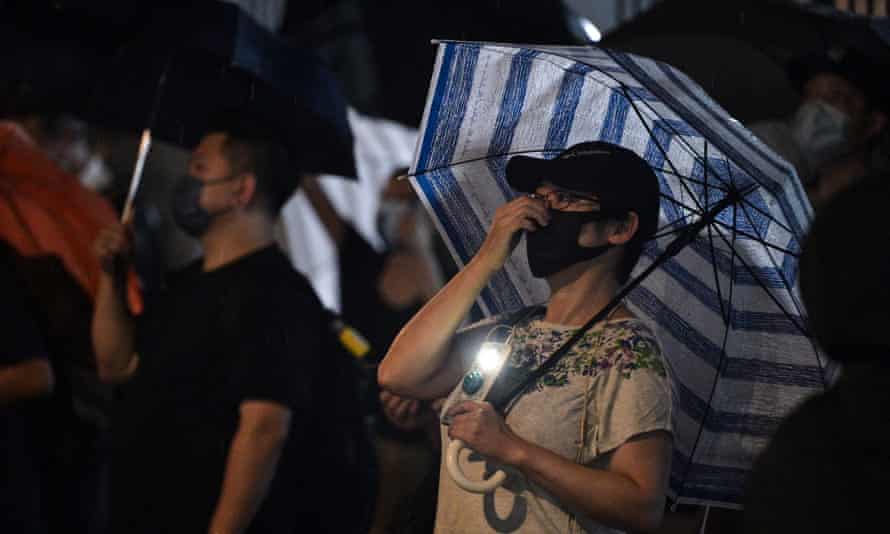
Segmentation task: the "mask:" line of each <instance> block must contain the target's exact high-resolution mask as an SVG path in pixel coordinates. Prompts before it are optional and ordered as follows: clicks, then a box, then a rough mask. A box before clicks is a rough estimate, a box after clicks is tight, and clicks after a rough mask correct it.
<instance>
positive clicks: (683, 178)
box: [652, 167, 729, 193]
mask: <svg viewBox="0 0 890 534" xmlns="http://www.w3.org/2000/svg"><path fill="white" fill-rule="evenodd" d="M652 168H653V169H655V167H652ZM655 170H656V171H658V172H663V173H665V174H670V175H671V176H674V177H676V178H679V179H680V180H687V181H690V182H692V183H694V184H698V185H701V186H704V185H705V182H703V181H701V180H697V179H695V178H692V177H690V176H683V175H682V174H677V173H675V172H674V171H672V170H670V169H655ZM721 183H722V182H721ZM708 187H713V188H714V189H716V190H718V191H723V192H724V193H728V192H729V189H724V188H722V187H719V186H716V185H714V184H708Z"/></svg>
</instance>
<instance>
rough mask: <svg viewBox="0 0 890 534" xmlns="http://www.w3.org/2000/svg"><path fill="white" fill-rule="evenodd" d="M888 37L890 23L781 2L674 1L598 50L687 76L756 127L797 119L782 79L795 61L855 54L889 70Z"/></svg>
mask: <svg viewBox="0 0 890 534" xmlns="http://www.w3.org/2000/svg"><path fill="white" fill-rule="evenodd" d="M888 36H890V24H888V21H887V19H878V18H873V17H862V16H856V15H850V14H848V13H843V12H839V11H837V10H835V9H833V8H827V7H814V6H798V5H794V4H792V3H790V2H780V1H776V0H721V1H720V2H712V1H709V0H671V1H669V2H660V3H658V4H657V5H655V6H654V7H653V8H652V9H651V10H649V11H647V12H646V13H644V14H643V15H641V16H639V17H637V18H636V19H634V20H632V21H631V22H628V23H627V24H624V25H622V26H621V27H619V28H618V29H617V30H615V31H613V32H611V33H609V34H608V35H607V36H606V37H605V38H604V39H603V40H602V41H601V42H600V43H599V44H601V45H602V46H606V47H610V48H614V49H618V50H622V51H626V52H632V53H635V54H640V55H644V56H648V57H652V58H654V59H658V60H661V61H665V62H668V63H670V64H672V65H674V66H677V67H680V68H682V69H683V71H684V72H686V73H687V74H688V75H689V76H690V77H692V78H693V79H694V80H696V81H697V82H698V83H699V84H701V85H702V87H704V88H705V89H706V90H708V92H709V93H710V94H711V95H712V96H713V97H714V98H715V99H716V100H717V101H718V102H719V103H720V104H721V105H723V107H725V108H726V109H727V110H728V111H729V112H730V113H731V114H732V115H733V116H735V117H736V118H738V119H740V120H742V121H743V122H752V121H756V120H763V119H769V118H775V117H780V116H784V115H787V114H789V113H791V112H792V111H793V109H794V107H795V106H796V96H797V95H796V94H795V91H794V88H793V84H792V83H791V82H792V81H791V80H789V79H788V78H787V76H786V72H785V68H786V67H787V66H788V64H789V61H790V60H792V59H794V58H797V57H801V56H806V55H810V54H824V53H826V52H828V51H829V50H831V49H833V48H853V49H857V50H859V51H861V52H862V53H864V54H866V55H867V56H869V57H870V59H871V60H872V61H873V62H875V64H876V67H877V66H880V65H883V68H886V67H887V66H890V44H888V43H890V38H888ZM714 65H720V68H719V69H714V68H713V66H714ZM877 68H880V67H877Z"/></svg>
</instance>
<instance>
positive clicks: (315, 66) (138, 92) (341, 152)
mask: <svg viewBox="0 0 890 534" xmlns="http://www.w3.org/2000/svg"><path fill="white" fill-rule="evenodd" d="M223 110H225V111H233V110H235V111H239V112H241V113H242V114H246V115H248V116H250V117H254V118H256V120H257V121H258V122H260V123H261V124H263V125H264V127H267V128H269V129H271V130H272V134H273V135H274V136H276V137H278V138H279V140H280V141H281V142H283V143H284V144H285V145H286V146H287V147H288V148H289V149H290V151H291V154H292V156H293V158H294V161H295V167H296V168H297V169H299V170H301V171H305V172H323V173H327V174H335V175H340V176H346V177H354V176H355V174H356V173H355V162H354V156H353V150H352V133H351V131H350V128H349V123H348V121H347V115H346V102H345V100H344V99H343V97H342V95H341V93H340V90H339V87H338V85H337V83H336V81H335V80H334V78H333V76H332V75H331V74H330V73H329V71H328V70H327V68H326V67H325V66H324V65H323V64H322V63H321V61H320V60H319V59H318V58H317V57H315V56H314V55H313V54H312V53H310V52H309V51H307V50H304V49H301V48H297V47H295V46H293V45H290V44H288V43H287V42H285V41H283V40H282V39H280V38H279V37H277V36H276V35H274V34H272V33H270V32H268V31H266V30H265V29H263V28H262V27H260V26H259V25H258V24H257V23H256V22H255V21H254V20H253V19H252V18H251V17H250V16H248V15H247V14H246V13H244V12H243V11H242V10H241V9H240V8H238V7H237V6H234V5H232V4H228V3H223V2H200V3H194V4H189V5H188V6H186V7H179V8H170V9H158V10H156V11H154V12H153V13H152V17H151V20H150V21H149V23H148V24H147V25H146V28H145V30H144V31H142V32H140V34H139V35H137V36H136V37H135V38H134V39H132V40H131V41H130V42H129V43H128V44H127V45H126V46H124V47H123V48H122V49H121V51H120V52H119V53H118V54H117V56H116V57H115V59H114V60H113V62H112V65H111V66H110V68H109V70H108V73H107V75H106V76H105V77H104V79H103V81H102V82H101V83H100V84H99V86H98V88H97V90H96V92H95V94H94V98H93V105H92V107H91V109H90V112H89V115H90V119H91V120H93V121H95V122H98V123H101V124H104V125H107V126H112V127H118V128H124V129H130V130H132V129H136V130H142V129H143V128H145V129H146V130H145V132H147V131H148V130H150V131H151V135H153V136H156V137H158V138H161V139H164V140H167V141H170V142H173V143H176V144H179V145H183V146H192V145H194V144H196V143H197V142H198V141H199V140H200V137H201V136H202V135H203V134H204V133H205V131H206V128H207V126H208V125H209V124H210V122H211V121H212V120H213V118H214V116H215V115H216V114H218V113H219V112H220V111H223ZM149 144H150V137H149V136H148V134H147V133H143V143H142V147H141V149H140V160H144V154H145V153H146V152H147V150H148V146H149ZM138 167H139V160H137V171H136V173H135V174H134V183H133V185H132V186H131V196H132V194H133V193H134V192H135V189H136V187H137V185H138V175H139V172H138V171H139V169H138ZM296 185H297V184H296V178H295V183H294V187H296Z"/></svg>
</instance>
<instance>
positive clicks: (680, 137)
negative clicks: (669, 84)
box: [576, 45, 729, 185]
mask: <svg viewBox="0 0 890 534" xmlns="http://www.w3.org/2000/svg"><path fill="white" fill-rule="evenodd" d="M591 46H593V45H591ZM600 50H602V51H603V52H605V53H606V54H607V55H608V56H609V57H610V58H612V61H614V62H616V63H618V64H619V65H620V64H621V62H619V61H618V60H616V59H615V56H614V53H613V52H612V51H611V50H609V49H608V48H600ZM576 61H577V60H576ZM579 62H580V63H583V64H585V65H587V66H588V67H591V68H593V70H595V71H596V72H598V73H600V74H602V75H603V76H605V77H606V78H608V79H610V80H612V81H613V82H615V84H617V85H618V86H619V87H621V89H622V90H623V92H624V96H625V98H627V100H628V101H629V102H630V103H631V105H632V106H633V107H634V112H635V113H636V114H637V116H638V117H640V118H641V119H642V117H643V116H642V114H641V113H640V112H639V110H637V108H636V105H635V104H634V101H633V99H631V98H629V97H628V94H627V91H628V87H627V85H626V84H625V83H624V82H622V81H621V80H619V79H618V78H616V77H615V76H613V75H612V73H610V72H606V71H604V70H603V69H602V68H600V67H599V66H597V65H593V64H591V63H588V62H585V61H579ZM604 85H605V84H604ZM607 87H608V86H607ZM643 104H644V105H645V106H646V108H648V109H649V111H651V112H652V114H653V115H655V116H656V117H657V116H658V113H657V112H656V111H655V110H654V109H652V108H651V106H649V104H648V103H647V102H645V101H643ZM643 123H644V125H645V121H643ZM665 124H666V125H667V127H668V129H670V131H671V133H673V134H674V137H675V138H676V139H677V140H678V141H679V142H680V144H682V145H683V146H684V147H685V148H686V150H688V151H689V152H690V153H692V154H693V155H694V156H695V157H696V158H697V157H698V154H697V152H696V151H695V148H693V147H692V145H691V144H690V143H689V141H687V140H686V138H685V136H683V135H682V134H680V132H678V131H677V129H676V128H674V127H673V125H671V124H670V123H665ZM647 130H648V128H647ZM649 135H652V132H651V131H650V132H649ZM662 153H664V151H662ZM665 159H668V158H667V155H666V154H665ZM702 163H703V164H705V165H707V163H706V162H702ZM678 176H679V174H678ZM723 183H726V182H723ZM726 185H729V184H726Z"/></svg>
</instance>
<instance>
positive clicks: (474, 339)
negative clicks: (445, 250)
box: [378, 142, 672, 533]
mask: <svg viewBox="0 0 890 534" xmlns="http://www.w3.org/2000/svg"><path fill="white" fill-rule="evenodd" d="M507 180H508V182H509V183H510V185H511V186H512V187H513V189H515V190H518V191H521V192H524V193H527V195H524V196H521V197H519V198H517V199H515V200H513V201H511V202H509V203H507V204H506V205H503V206H502V207H501V208H500V209H498V211H497V213H496V214H495V216H494V221H493V223H492V226H491V228H490V230H489V232H488V236H487V238H486V240H485V242H484V244H483V245H482V247H481V249H480V250H479V251H478V252H477V253H476V255H475V257H474V258H473V259H472V261H470V262H469V263H468V264H467V266H466V267H465V268H464V269H463V270H462V271H461V272H460V273H458V274H457V275H456V276H455V277H454V278H453V279H452V280H451V281H450V282H449V283H448V285H446V286H445V288H444V289H442V291H440V292H439V293H438V294H437V295H436V296H435V297H434V298H433V299H432V300H431V301H430V302H429V303H428V304H427V305H426V306H424V308H423V309H422V310H421V311H420V312H419V313H418V314H417V315H416V316H415V317H414V318H413V319H412V320H411V321H410V322H409V323H408V325H407V326H406V327H405V328H404V329H403V330H402V332H401V333H400V335H399V337H398V338H397V339H396V341H395V342H394V343H393V345H392V347H391V348H390V351H389V353H388V354H387V356H386V359H385V360H384V362H383V363H382V364H381V366H380V368H379V372H378V378H379V380H380V383H381V385H382V387H384V388H385V389H388V390H390V391H392V392H394V393H395V394H398V395H404V396H407V397H413V398H420V399H433V398H437V397H442V396H445V395H448V394H449V392H451V393H450V397H449V400H448V401H447V403H446V408H445V411H446V412H447V413H445V414H444V415H445V420H449V422H450V426H449V427H447V428H444V429H443V451H444V450H446V449H448V448H449V444H448V440H449V438H451V439H452V440H457V439H460V440H463V441H464V442H465V443H466V444H467V445H468V446H469V447H470V448H472V449H473V450H474V451H476V452H477V453H479V454H481V455H483V456H484V457H485V458H486V459H487V460H486V461H479V459H478V457H477V456H476V455H470V456H469V457H468V458H466V457H465V458H463V459H460V460H459V461H458V462H459V464H460V465H461V468H462V469H463V470H464V472H466V473H470V476H471V477H472V476H473V475H475V477H477V478H478V477H481V476H482V475H483V474H484V473H486V472H488V471H490V470H492V469H502V468H505V469H506V472H507V473H508V474H507V478H506V481H505V482H504V484H503V486H502V487H501V488H499V489H497V490H495V492H494V493H492V494H491V495H485V496H483V495H476V494H474V493H470V492H468V491H465V490H464V489H463V486H461V487H459V484H456V483H455V481H453V480H452V479H451V478H450V477H449V476H447V475H445V474H443V475H442V476H441V477H440V487H439V506H438V510H437V518H436V532H442V533H444V532H489V531H498V532H504V531H510V532H576V531H579V530H583V531H587V532H613V530H612V529H613V528H617V529H621V530H644V531H650V530H655V529H656V528H657V527H658V525H659V524H660V522H661V517H662V512H663V508H664V502H665V491H666V488H667V479H668V473H669V466H670V457H671V449H672V447H671V431H672V427H671V398H670V391H669V387H668V384H667V379H666V373H665V368H664V365H663V362H662V359H661V354H660V348H659V344H658V341H657V340H656V339H655V336H654V334H653V333H652V332H651V331H650V330H649V329H648V328H647V327H646V326H645V325H644V324H643V323H642V322H641V321H640V320H638V319H637V318H636V317H635V316H634V315H633V314H632V313H631V312H630V311H629V310H628V309H627V308H626V307H624V306H623V305H619V306H617V307H616V308H614V309H613V310H612V312H611V313H609V315H608V316H607V317H606V318H605V319H604V320H602V321H601V322H600V323H599V324H597V325H596V326H595V327H593V328H592V329H591V330H590V331H588V332H587V333H585V334H584V335H583V336H582V337H581V338H580V339H579V340H578V341H577V343H575V344H574V345H573V346H572V349H571V350H570V351H569V352H567V353H565V356H564V357H563V358H562V359H561V360H558V361H556V362H555V365H553V367H550V368H549V369H550V370H549V371H548V372H547V373H546V374H544V375H543V376H540V377H539V379H538V380H536V381H534V382H532V383H531V384H530V386H529V387H528V388H526V389H525V390H523V391H521V392H519V394H518V396H517V397H515V398H513V399H510V402H509V404H507V410H506V415H501V414H500V413H498V412H496V411H495V410H494V409H493V407H492V404H490V403H488V402H473V401H464V402H456V401H457V400H459V399H460V398H461V393H462V392H463V393H470V392H471V391H472V390H473V387H472V383H473V377H472V374H473V372H472V371H471V372H470V373H467V371H468V370H471V369H472V368H482V367H484V366H482V365H481V360H480V361H479V362H477V363H476V364H474V363H473V361H472V356H474V355H475V351H474V350H470V349H471V347H472V348H478V347H477V346H476V344H477V343H478V342H479V341H481V338H485V339H486V340H489V339H491V338H493V337H495V336H496V334H497V331H498V330H504V329H506V330H509V332H510V333H509V337H508V341H506V342H505V343H506V344H507V345H508V346H509V351H510V352H509V353H508V356H506V361H505V363H504V364H503V368H502V371H501V376H499V377H498V380H501V379H503V378H505V376H506V377H507V378H509V375H511V374H514V375H515V374H522V373H528V372H529V371H532V372H531V373H530V375H531V376H535V375H534V372H533V370H534V369H536V368H540V367H542V366H544V365H546V363H545V362H548V360H550V358H551V356H553V355H554V353H556V352H557V348H558V347H560V346H561V345H562V344H563V343H565V342H566V340H568V339H570V338H571V337H572V334H573V333H574V332H575V331H576V330H577V329H578V327H579V326H580V325H582V324H584V323H586V322H587V321H588V320H589V319H590V318H591V317H594V316H596V315H597V314H598V313H599V312H600V311H601V310H602V309H604V308H605V307H606V306H607V304H609V303H610V301H612V299H613V298H614V297H615V296H616V295H617V294H618V291H619V290H620V288H621V286H622V285H623V284H624V283H625V282H626V281H627V279H628V276H629V275H630V272H631V269H633V267H634V265H635V264H636V262H637V259H638V258H639V255H640V252H641V250H642V245H643V243H644V242H645V241H646V240H648V239H650V238H651V237H652V235H653V234H654V233H655V229H656V226H657V221H658V209H659V189H658V183H657V179H656V177H655V175H654V173H653V172H652V170H651V169H650V168H649V167H648V165H647V164H646V162H645V161H643V160H642V159H641V158H640V157H638V156H636V155H635V154H634V153H633V152H631V151H629V150H627V149H624V148H621V147H618V146H616V145H613V144H610V143H605V142H591V143H582V144H579V145H575V146H573V147H571V148H568V149H567V150H565V151H563V152H562V153H561V154H560V155H559V156H558V157H557V158H555V159H553V160H538V159H533V158H528V157H523V156H517V157H514V158H513V159H512V160H510V162H509V164H508V166H507ZM523 232H524V233H525V237H526V245H527V252H528V262H529V266H530V268H531V271H532V273H533V274H534V275H535V276H537V277H542V278H545V279H546V280H547V282H548V284H549V286H550V289H551V295H550V298H549V300H548V302H547V307H546V310H541V309H536V308H532V309H528V310H523V311H522V312H520V313H518V314H515V316H514V318H513V319H512V320H511V319H504V318H503V317H501V318H500V319H499V320H495V321H486V322H484V323H480V324H478V325H476V326H473V327H470V328H468V329H466V330H464V331H461V332H459V333H458V334H457V335H456V336H455V332H456V330H457V328H458V326H459V324H460V322H461V321H462V320H463V318H464V316H465V315H466V314H467V313H468V312H469V310H470V307H471V306H472V305H473V303H474V301H475V299H476V297H477V296H478V295H479V293H480V291H481V290H482V288H483V287H484V286H485V284H486V283H487V282H488V281H489V280H490V279H491V278H492V276H493V275H495V273H496V272H498V271H499V270H500V269H501V268H502V267H503V265H504V263H505V261H506V260H507V258H508V256H509V255H510V252H511V251H512V249H513V248H514V247H515V245H516V243H517V242H518V237H519V236H520V235H521V234H522V233H523ZM517 318H518V319H517ZM505 327H506V328H505ZM480 355H481V352H480ZM465 373H467V374H466V375H465ZM486 380H487V379H486ZM495 387H497V382H495ZM463 398H465V397H463ZM449 406H450V408H449ZM446 432H447V436H445V435H444V434H445V433H446ZM489 462H492V463H493V464H494V465H495V466H498V467H494V468H493V467H491V465H490V463H489ZM449 470H450V467H449ZM443 473H444V472H443Z"/></svg>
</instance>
